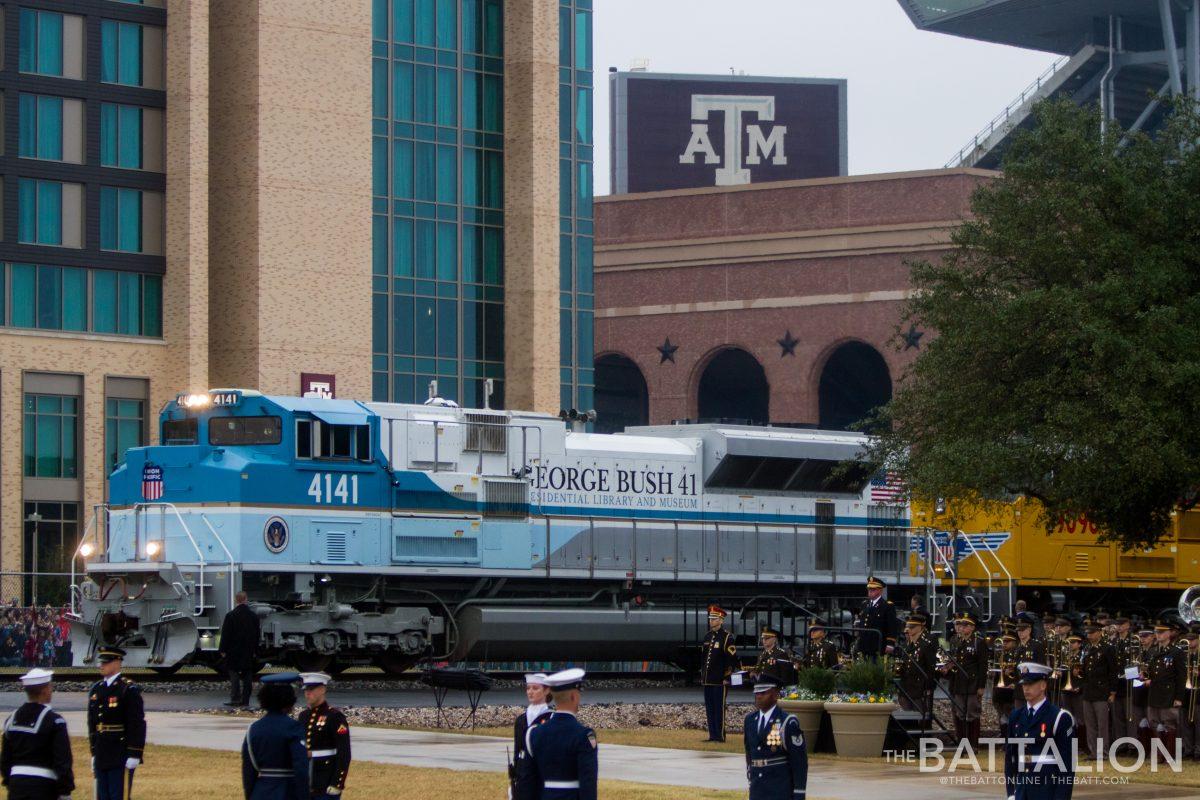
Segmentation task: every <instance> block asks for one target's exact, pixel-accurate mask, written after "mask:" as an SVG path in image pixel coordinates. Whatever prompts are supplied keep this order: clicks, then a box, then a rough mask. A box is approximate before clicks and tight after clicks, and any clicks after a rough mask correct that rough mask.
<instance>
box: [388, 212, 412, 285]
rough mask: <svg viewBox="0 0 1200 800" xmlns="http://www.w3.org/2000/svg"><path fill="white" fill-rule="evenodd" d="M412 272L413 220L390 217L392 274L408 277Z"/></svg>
mask: <svg viewBox="0 0 1200 800" xmlns="http://www.w3.org/2000/svg"><path fill="white" fill-rule="evenodd" d="M412 274H413V221H412V220H411V219H404V218H402V217H394V218H393V219H392V275H397V276H401V277H406V278H410V277H412Z"/></svg>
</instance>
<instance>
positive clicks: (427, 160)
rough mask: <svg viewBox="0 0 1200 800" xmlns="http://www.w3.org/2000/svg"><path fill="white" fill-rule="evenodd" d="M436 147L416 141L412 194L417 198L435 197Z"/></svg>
mask: <svg viewBox="0 0 1200 800" xmlns="http://www.w3.org/2000/svg"><path fill="white" fill-rule="evenodd" d="M436 159H437V148H436V146H435V145H433V144H431V143H428V142H417V144H416V146H415V148H414V154H413V186H414V192H413V196H414V197H415V198H416V199H417V200H425V201H433V200H435V199H436V198H437V164H436Z"/></svg>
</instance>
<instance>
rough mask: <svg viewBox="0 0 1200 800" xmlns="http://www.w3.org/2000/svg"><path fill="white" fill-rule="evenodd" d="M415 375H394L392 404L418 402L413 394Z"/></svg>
mask: <svg viewBox="0 0 1200 800" xmlns="http://www.w3.org/2000/svg"><path fill="white" fill-rule="evenodd" d="M415 378H416V376H415V375H407V374H405V375H393V376H392V402H393V403H412V402H414V401H415V400H416V396H415V394H414V393H413V381H414V380H415Z"/></svg>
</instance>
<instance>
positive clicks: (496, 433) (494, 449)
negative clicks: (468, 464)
mask: <svg viewBox="0 0 1200 800" xmlns="http://www.w3.org/2000/svg"><path fill="white" fill-rule="evenodd" d="M463 418H464V419H466V421H467V443H466V445H465V446H464V448H463V450H464V451H466V452H474V453H478V452H479V451H480V450H482V451H483V452H485V453H504V452H507V450H508V417H506V416H504V415H503V414H472V413H469V412H468V413H465V414H463Z"/></svg>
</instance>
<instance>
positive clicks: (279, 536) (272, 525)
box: [263, 517, 290, 553]
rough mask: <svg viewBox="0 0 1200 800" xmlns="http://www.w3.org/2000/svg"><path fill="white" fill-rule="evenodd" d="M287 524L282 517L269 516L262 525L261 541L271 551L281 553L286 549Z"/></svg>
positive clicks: (287, 537)
mask: <svg viewBox="0 0 1200 800" xmlns="http://www.w3.org/2000/svg"><path fill="white" fill-rule="evenodd" d="M289 538H290V536H289V532H288V524H287V522H286V521H285V520H284V519H283V517H271V518H270V519H269V520H267V524H266V525H264V526H263V542H264V543H265V544H266V545H267V549H268V550H270V551H271V552H272V553H282V552H283V551H284V550H286V549H287V546H288V539H289Z"/></svg>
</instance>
